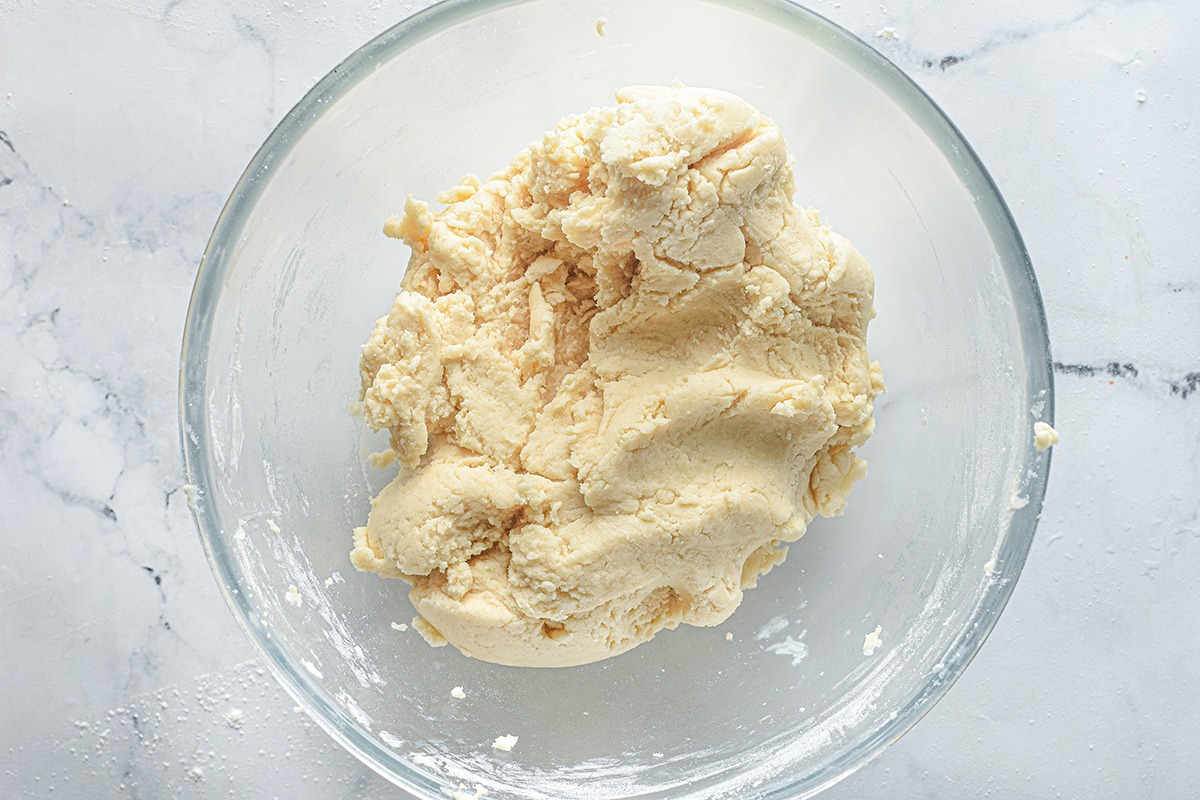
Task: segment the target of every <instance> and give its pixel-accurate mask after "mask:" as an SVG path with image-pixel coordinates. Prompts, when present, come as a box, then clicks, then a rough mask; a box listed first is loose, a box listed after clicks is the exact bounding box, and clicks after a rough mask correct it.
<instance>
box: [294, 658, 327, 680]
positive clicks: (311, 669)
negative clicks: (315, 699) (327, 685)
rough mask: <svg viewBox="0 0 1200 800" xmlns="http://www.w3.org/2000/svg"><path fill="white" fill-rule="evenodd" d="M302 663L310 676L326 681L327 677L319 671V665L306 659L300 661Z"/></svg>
mask: <svg viewBox="0 0 1200 800" xmlns="http://www.w3.org/2000/svg"><path fill="white" fill-rule="evenodd" d="M300 663H301V664H303V665H304V668H305V669H306V670H308V674H309V675H312V676H313V677H314V678H316V679H317V680H324V679H325V676H324V675H322V674H321V670H319V669H317V665H316V664H314V663H312V662H311V661H308V660H306V659H303V658H302V659H300Z"/></svg>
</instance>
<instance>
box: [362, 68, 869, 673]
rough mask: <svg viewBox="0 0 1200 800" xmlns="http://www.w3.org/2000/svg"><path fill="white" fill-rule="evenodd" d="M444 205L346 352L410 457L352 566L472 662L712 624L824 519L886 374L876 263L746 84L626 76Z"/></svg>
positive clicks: (585, 657)
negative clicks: (816, 190)
mask: <svg viewBox="0 0 1200 800" xmlns="http://www.w3.org/2000/svg"><path fill="white" fill-rule="evenodd" d="M617 100H618V101H619V105H617V106H616V107H615V108H603V109H593V110H592V111H589V112H587V113H585V114H582V115H579V116H572V117H568V118H566V119H564V120H563V121H562V122H561V123H560V124H559V126H558V127H557V129H556V130H554V131H553V132H551V133H549V134H547V135H546V136H545V138H544V139H543V140H542V141H541V142H538V143H536V144H534V145H532V146H530V147H529V148H528V149H526V150H525V151H523V152H522V153H520V154H519V155H517V156H516V158H514V159H513V161H512V163H511V164H510V165H509V166H508V168H507V169H505V170H503V171H501V172H499V173H497V174H496V175H494V176H493V177H492V178H491V179H489V180H488V181H487V182H486V183H483V184H480V183H479V181H478V180H476V179H474V178H471V177H469V176H468V177H467V178H465V179H464V180H463V181H462V185H461V186H458V187H456V188H454V189H451V190H450V191H448V192H446V193H444V194H443V195H442V196H440V197H439V198H438V199H439V201H440V202H443V203H446V204H447V207H446V209H445V210H444V211H441V212H440V213H434V212H433V211H431V210H430V209H429V207H428V206H427V205H426V204H425V203H421V202H418V201H416V200H413V199H411V198H410V199H409V201H408V202H407V204H406V205H405V210H404V215H403V216H402V217H399V218H397V217H393V218H391V219H389V220H388V221H387V223H386V224H385V228H384V230H385V233H387V234H388V235H389V236H393V237H397V238H401V239H403V240H404V241H406V242H407V243H408V244H409V245H410V246H411V248H412V258H411V260H410V262H409V266H408V271H407V272H406V273H405V276H404V280H403V291H401V292H400V293H399V294H398V295H397V297H396V301H395V305H394V306H393V308H392V310H391V312H390V313H389V314H388V315H387V316H385V317H383V318H382V319H380V320H379V321H378V323H377V324H376V327H375V332H374V334H373V335H372V336H371V337H370V340H369V341H368V342H367V343H366V345H365V346H364V347H363V351H362V362H361V377H362V389H361V398H360V399H361V400H362V407H363V412H364V415H365V418H366V420H367V422H368V424H369V425H370V426H371V427H373V428H375V429H384V428H386V429H388V430H389V431H390V432H391V446H392V449H393V450H394V451H395V453H396V459H397V460H398V461H399V462H400V463H401V465H402V469H401V471H400V474H399V475H398V476H397V477H396V479H395V480H394V481H393V482H392V483H391V484H390V485H389V486H387V487H386V488H385V489H384V490H383V491H382V492H381V493H380V494H379V496H378V497H377V498H375V499H374V500H373V508H372V511H371V514H370V517H369V520H368V523H367V526H366V527H364V528H359V529H357V530H356V531H355V537H354V549H353V551H352V553H351V560H352V561H353V563H354V565H355V566H356V567H357V568H358V569H360V570H364V571H371V572H375V573H378V574H379V575H381V576H384V577H393V578H402V579H404V580H406V581H409V582H410V583H411V584H412V586H413V589H412V592H411V594H410V597H411V599H412V602H413V604H414V606H415V607H416V609H417V611H418V612H419V613H420V614H421V615H422V617H424V619H425V620H426V621H427V622H428V623H429V628H430V635H433V634H436V637H435V638H436V639H437V640H439V643H440V640H441V639H442V637H444V639H445V640H448V641H449V642H450V643H451V644H453V645H454V646H455V647H457V648H458V649H459V650H461V651H462V652H464V653H466V654H468V655H470V656H474V657H476V658H480V659H484V660H487V661H493V662H497V663H502V664H513V665H525V666H566V665H574V664H584V663H588V662H591V661H596V660H599V659H602V658H607V657H609V656H613V655H616V654H618V653H621V652H624V651H626V650H629V649H630V648H632V647H634V646H635V645H637V644H639V643H641V642H644V641H646V640H648V639H650V638H651V637H652V636H654V634H655V633H656V632H657V631H659V630H661V629H662V628H673V627H675V626H676V625H678V624H679V623H681V622H686V623H688V624H691V625H717V624H719V623H721V622H723V621H724V620H725V619H726V618H727V617H728V616H729V615H730V614H731V613H732V612H733V610H734V609H735V608H736V607H737V605H738V603H739V602H740V601H741V598H742V591H743V589H746V588H749V587H752V586H754V584H755V582H756V580H757V578H758V576H759V575H761V574H764V573H766V572H767V571H769V570H770V569H771V567H772V566H773V565H775V564H778V563H779V562H780V561H782V560H783V558H784V555H785V554H786V547H785V546H782V545H781V543H783V542H791V541H794V540H796V539H798V538H799V537H800V536H801V535H802V534H803V533H804V531H805V527H806V525H807V524H808V522H809V520H811V519H812V518H813V517H814V515H816V514H822V515H825V516H830V515H834V514H839V513H841V511H842V509H843V508H844V506H845V503H846V495H847V493H848V492H849V491H850V488H851V487H852V486H853V485H854V483H855V481H857V480H858V479H859V478H861V477H863V475H864V474H865V472H866V464H865V462H863V461H862V460H861V459H859V458H858V457H856V455H855V454H854V452H853V448H854V447H855V446H858V445H861V444H863V443H864V442H865V441H866V440H867V438H868V437H869V436H870V435H871V432H872V430H873V428H874V420H873V419H872V417H871V413H872V408H873V401H874V399H875V397H876V395H877V394H878V393H879V392H881V391H883V379H882V376H881V374H880V371H879V367H878V365H877V364H874V363H870V362H869V361H868V357H867V348H866V344H865V336H866V332H867V322H868V320H869V319H870V318H871V317H872V316H873V315H874V311H873V305H872V299H873V293H874V278H873V275H872V273H871V269H870V267H869V266H868V264H867V262H866V260H865V259H863V257H862V256H861V255H860V254H859V253H858V251H857V250H855V249H854V247H852V246H851V245H850V243H849V242H847V241H846V240H845V239H843V238H842V237H841V236H839V235H837V234H836V233H834V232H833V231H831V230H830V229H829V228H828V227H827V226H826V225H825V224H824V223H823V222H822V221H821V220H820V218H819V216H818V215H817V213H816V212H805V211H803V210H801V209H800V208H798V207H796V206H795V205H793V203H792V200H791V197H792V195H793V193H794V191H795V189H794V185H793V177H792V167H791V159H790V157H789V156H788V153H787V150H786V147H785V145H784V142H783V137H782V135H781V134H780V131H779V129H778V128H777V127H776V126H775V125H774V124H773V123H772V122H771V121H770V120H769V119H767V118H766V117H764V116H762V115H761V114H759V113H758V112H757V111H755V110H754V109H753V108H751V107H750V106H749V105H748V104H747V103H746V102H744V101H743V100H741V99H739V98H737V97H734V96H733V95H730V94H726V93H724V92H719V91H712V90H703V89H692V88H682V87H676V88H658V87H632V88H627V89H623V90H621V91H619V92H618V93H617Z"/></svg>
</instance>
